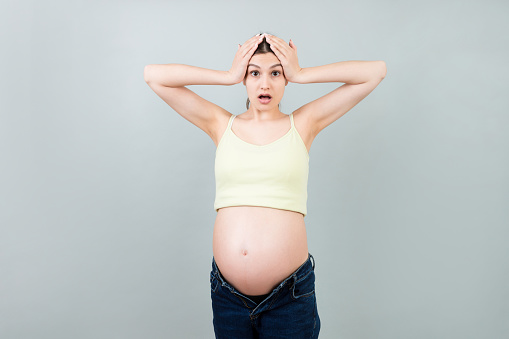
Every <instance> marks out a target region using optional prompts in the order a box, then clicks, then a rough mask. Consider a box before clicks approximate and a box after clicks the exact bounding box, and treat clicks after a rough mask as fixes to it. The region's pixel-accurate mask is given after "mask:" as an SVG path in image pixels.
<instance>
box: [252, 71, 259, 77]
mask: <svg viewBox="0 0 509 339" xmlns="http://www.w3.org/2000/svg"><path fill="white" fill-rule="evenodd" d="M259 74H260V73H259V72H258V71H251V75H252V76H254V77H256V76H258V75H259Z"/></svg>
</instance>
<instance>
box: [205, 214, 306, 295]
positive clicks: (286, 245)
mask: <svg viewBox="0 0 509 339" xmlns="http://www.w3.org/2000/svg"><path fill="white" fill-rule="evenodd" d="M212 247H213V254H214V259H215V261H216V264H217V266H218V268H219V270H220V272H221V274H222V275H223V277H224V279H225V280H226V281H227V282H228V283H229V284H230V285H231V286H233V287H234V288H235V289H236V290H238V291H239V292H241V293H243V294H247V295H262V294H267V293H270V292H272V290H273V289H274V288H275V287H276V286H277V285H279V284H280V283H281V282H282V281H283V280H284V279H286V278H287V277H288V276H290V275H291V274H292V273H293V272H294V271H295V270H297V269H298V268H299V267H300V266H301V265H302V264H303V263H304V262H305V261H306V260H307V258H308V245H307V236H306V226H305V224H304V215H303V214H301V213H298V212H294V211H288V210H281V209H275V208H269V207H257V206H233V207H225V208H220V209H219V210H218V212H217V217H216V221H215V224H214V235H213V244H212Z"/></svg>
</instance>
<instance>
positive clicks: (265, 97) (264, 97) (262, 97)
mask: <svg viewBox="0 0 509 339" xmlns="http://www.w3.org/2000/svg"><path fill="white" fill-rule="evenodd" d="M258 98H260V99H272V97H271V96H270V95H268V94H260V95H259V96H258Z"/></svg>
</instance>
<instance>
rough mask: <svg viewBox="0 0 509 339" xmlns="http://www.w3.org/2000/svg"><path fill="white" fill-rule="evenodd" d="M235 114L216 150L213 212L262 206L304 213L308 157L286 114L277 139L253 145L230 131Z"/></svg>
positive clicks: (291, 118)
mask: <svg viewBox="0 0 509 339" xmlns="http://www.w3.org/2000/svg"><path fill="white" fill-rule="evenodd" d="M235 117H236V116H235V115H232V116H231V117H230V120H229V121H228V127H227V128H226V131H225V132H224V134H223V136H222V137H221V140H220V141H219V144H218V145H217V149H216V158H215V177H216V199H215V202H214V209H215V210H216V211H218V210H219V209H220V208H222V207H229V206H262V207H272V208H277V209H283V210H290V211H295V212H300V213H302V214H303V215H304V216H305V215H306V214H307V183H308V174H309V154H308V151H307V148H306V145H305V144H304V141H303V140H302V138H301V136H300V135H299V132H297V129H296V128H295V125H294V122H293V113H292V114H290V123H291V127H290V130H289V131H288V132H287V133H286V134H285V135H283V136H282V137H281V138H279V139H277V140H275V141H273V142H271V143H269V144H266V145H255V144H251V143H248V142H246V141H244V140H242V139H240V138H239V137H238V136H237V135H235V133H233V131H232V124H233V120H234V119H235Z"/></svg>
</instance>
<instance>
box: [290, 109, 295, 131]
mask: <svg viewBox="0 0 509 339" xmlns="http://www.w3.org/2000/svg"><path fill="white" fill-rule="evenodd" d="M290 122H291V124H292V125H291V128H294V127H295V125H294V123H293V112H292V113H290Z"/></svg>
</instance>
